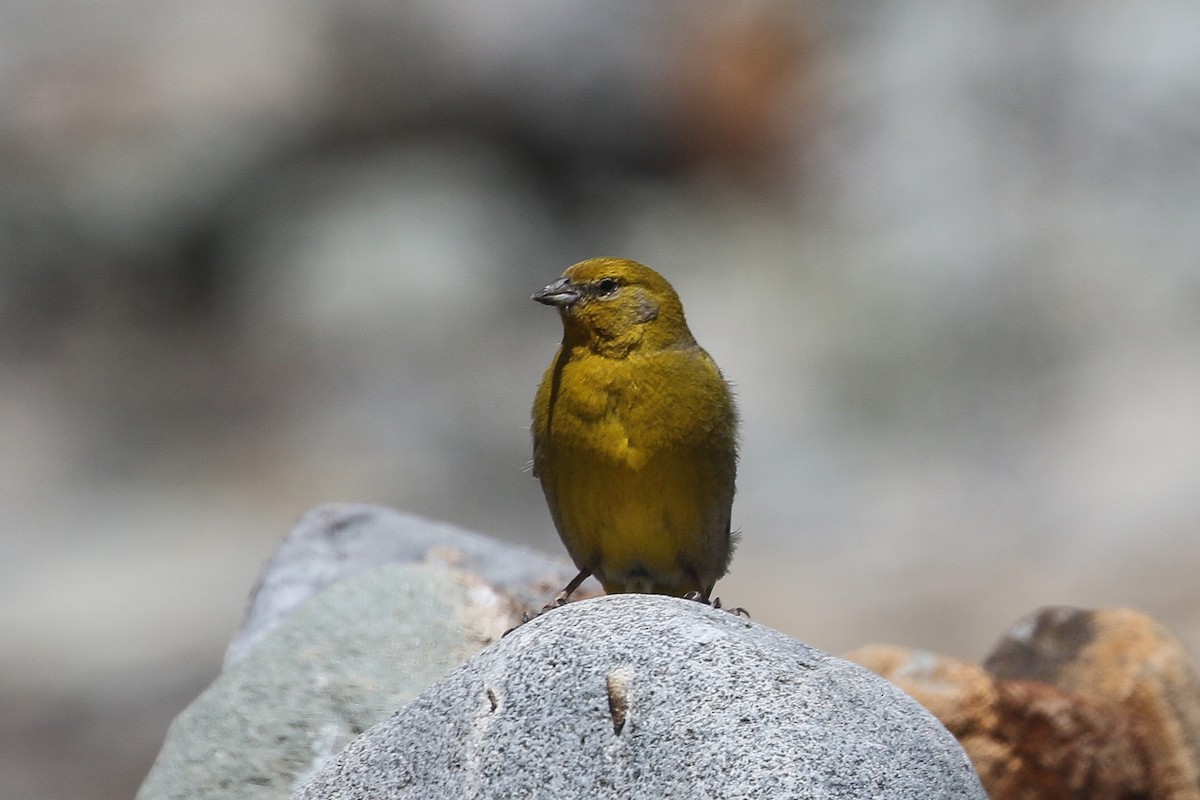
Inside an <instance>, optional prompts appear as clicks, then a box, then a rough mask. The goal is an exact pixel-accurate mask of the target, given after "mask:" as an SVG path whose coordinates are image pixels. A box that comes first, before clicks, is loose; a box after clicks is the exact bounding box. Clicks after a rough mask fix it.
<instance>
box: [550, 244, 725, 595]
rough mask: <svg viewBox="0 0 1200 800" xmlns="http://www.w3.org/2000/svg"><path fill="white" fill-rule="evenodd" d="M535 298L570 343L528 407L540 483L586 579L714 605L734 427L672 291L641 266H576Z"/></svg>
mask: <svg viewBox="0 0 1200 800" xmlns="http://www.w3.org/2000/svg"><path fill="white" fill-rule="evenodd" d="M533 299H535V300H537V301H539V302H542V303H546V304H547V305H553V306H556V307H558V309H559V312H560V314H561V316H562V322H563V341H562V345H561V347H560V348H559V351H558V353H557V355H556V356H555V357H554V360H553V361H552V362H551V364H550V367H549V369H547V370H546V374H545V377H543V379H542V383H541V386H540V388H539V389H538V393H537V397H536V399H535V401H534V406H533V465H534V475H535V476H536V477H537V478H538V479H539V480H540V481H541V484H542V489H543V491H544V493H545V495H546V502H547V505H548V506H549V507H550V514H551V516H552V517H553V519H554V524H555V527H557V529H558V533H559V536H560V537H561V538H562V540H563V544H565V545H566V547H567V551H568V552H569V553H570V554H571V558H572V559H573V560H574V562H575V564H576V566H577V567H578V568H579V570H580V574H579V576H578V577H577V578H576V579H575V580H574V581H572V582H571V584H570V585H568V586H567V588H566V589H564V591H563V594H562V595H560V600H565V598H566V597H567V596H568V595H570V593H571V592H572V591H574V589H575V588H576V587H578V585H579V583H580V582H582V581H583V579H584V578H586V577H587V576H588V575H589V574H591V575H595V576H596V578H597V579H598V580H599V581H600V583H601V584H602V585H603V586H604V589H605V591H607V592H654V593H661V594H673V595H684V594H688V593H691V592H696V593H697V594H698V595H699V596H700V597H702V598H704V599H706V600H707V599H708V597H709V593H710V592H711V591H712V588H713V584H714V583H715V582H716V581H717V579H718V578H720V577H721V576H722V575H724V574H725V571H726V569H727V568H728V565H729V559H730V555H731V552H732V546H733V542H732V534H731V531H730V508H731V506H732V503H733V492H734V477H735V474H736V471H737V445H736V428H737V414H736V411H735V409H734V405H733V399H732V397H731V395H730V392H729V388H728V386H727V385H726V383H725V380H724V378H723V377H722V376H721V372H720V370H719V369H717V365H716V364H715V363H714V362H713V360H712V359H711V358H710V357H709V355H708V353H706V352H704V350H702V349H701V348H700V346H699V345H698V344H696V340H695V339H694V338H692V334H691V332H690V331H689V330H688V327H687V322H686V321H685V319H684V315H683V306H682V305H681V304H680V302H679V298H678V296H677V295H676V294H675V291H674V289H672V288H671V285H670V284H669V283H667V281H666V280H665V279H664V278H663V277H662V276H661V275H659V274H658V273H656V272H654V271H653V270H652V269H650V268H649V267H646V266H644V265H642V264H638V263H636V262H633V261H627V260H624V259H615V258H597V259H591V260H589V261H584V262H581V263H579V264H576V265H575V266H573V267H570V268H569V269H568V270H567V271H566V272H565V273H563V277H562V279H560V280H559V281H556V282H555V283H552V284H550V285H549V286H547V287H546V288H545V289H543V290H542V291H540V292H538V293H537V294H535V295H534V296H533Z"/></svg>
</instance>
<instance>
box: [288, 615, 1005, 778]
mask: <svg viewBox="0 0 1200 800" xmlns="http://www.w3.org/2000/svg"><path fill="white" fill-rule="evenodd" d="M531 787H537V788H538V789H539V790H540V792H541V793H543V794H544V795H545V796H547V797H647V798H648V797H674V796H687V797H700V796H703V797H713V798H720V797H869V796H880V795H881V794H886V796H888V797H893V798H922V799H924V798H980V799H982V798H984V797H985V795H984V793H983V789H982V787H981V786H980V785H979V781H978V778H977V777H976V775H975V774H974V771H973V770H972V769H971V766H970V762H969V761H968V759H967V757H966V755H965V754H964V753H963V752H962V750H961V748H960V747H959V746H958V745H957V744H956V743H955V741H954V739H953V737H951V736H950V735H949V734H948V733H947V732H946V730H945V729H944V728H943V727H942V726H941V725H939V724H938V723H937V722H936V721H935V720H934V719H933V718H932V717H931V716H930V715H929V714H928V713H927V712H925V711H924V710H923V709H922V708H921V707H920V706H919V705H917V704H916V703H915V702H913V701H912V699H911V698H909V697H907V696H905V695H903V694H902V693H900V692H898V691H897V690H896V689H895V687H893V686H891V685H890V684H888V683H886V682H884V681H881V680H878V679H876V678H874V676H872V675H871V674H870V673H868V672H866V671H865V670H862V669H860V668H858V667H856V666H854V665H851V664H849V663H847V662H845V661H842V660H841V659H837V658H834V657H832V656H829V655H826V654H824V653H820V652H818V651H816V650H813V649H811V648H809V647H807V646H805V645H803V644H801V643H799V642H796V641H795V640H792V639H789V638H787V637H786V636H783V635H782V634H780V633H777V632H775V631H773V630H770V629H768V628H765V627H763V626H761V625H758V624H756V623H753V622H750V621H748V620H746V619H743V618H740V617H737V616H735V615H732V614H728V613H725V612H721V611H717V610H714V609H711V608H708V607H705V606H702V605H700V604H698V603H694V602H690V601H686V600H680V599H676V598H668V597H661V596H649V595H615V596H609V597H603V598H598V599H595V600H590V601H584V602H577V603H571V604H569V605H567V606H565V607H563V608H561V609H558V610H555V611H552V612H550V613H548V614H545V615H542V616H540V617H538V618H537V619H535V620H533V621H532V622H530V623H528V624H526V625H524V626H522V627H521V628H519V629H517V630H516V631H514V632H513V633H511V634H510V635H509V636H507V637H506V638H504V639H502V640H501V641H500V642H497V643H496V644H494V645H493V646H491V647H489V648H488V649H487V650H485V651H484V652H483V653H481V654H479V655H478V656H476V657H475V658H473V659H472V660H471V661H469V662H468V663H466V664H465V665H463V666H462V667H461V668H460V669H458V670H456V671H455V672H454V673H452V674H451V675H449V676H447V677H446V678H444V679H443V680H441V681H439V682H438V683H436V684H435V685H434V686H432V687H430V688H429V689H428V690H426V691H425V692H423V693H422V694H421V696H420V697H418V698H417V699H416V700H414V701H413V702H412V703H410V704H409V705H408V706H407V707H405V708H404V709H402V710H401V711H399V712H398V713H397V714H395V715H394V716H392V717H391V718H390V719H388V720H387V721H386V722H384V723H382V724H380V725H378V726H376V727H375V728H374V729H372V730H371V731H369V732H367V733H366V734H365V735H363V736H361V737H359V738H358V739H357V740H355V741H354V742H353V743H352V744H351V745H350V746H349V747H347V748H346V749H345V750H344V751H343V752H342V753H341V754H340V755H339V756H338V757H337V758H336V759H335V760H334V761H333V762H331V763H330V764H329V765H328V766H327V767H326V768H325V769H323V770H322V771H321V772H319V773H318V774H317V775H316V776H314V778H313V779H312V780H311V782H310V783H308V784H307V785H306V786H304V787H303V788H302V789H301V790H300V791H299V792H297V794H296V795H295V797H296V798H297V799H298V800H300V799H312V798H385V797H386V798H400V797H422V798H434V797H447V798H449V797H468V796H494V797H521V796H528V795H529V793H530V788H531Z"/></svg>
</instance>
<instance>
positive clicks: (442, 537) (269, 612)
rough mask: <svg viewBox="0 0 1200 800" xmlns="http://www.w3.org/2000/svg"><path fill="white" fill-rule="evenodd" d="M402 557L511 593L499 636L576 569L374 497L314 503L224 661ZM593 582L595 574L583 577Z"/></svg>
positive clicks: (270, 569) (277, 558)
mask: <svg viewBox="0 0 1200 800" xmlns="http://www.w3.org/2000/svg"><path fill="white" fill-rule="evenodd" d="M406 562H407V563H425V562H433V563H443V564H447V565H449V566H452V567H455V568H459V569H462V570H464V571H467V572H470V573H472V574H474V575H477V576H479V578H481V579H482V580H483V581H484V582H485V583H487V584H489V585H490V586H492V587H493V588H495V589H497V590H499V591H501V592H503V593H505V594H507V595H510V596H511V598H512V605H513V608H512V609H511V617H510V619H508V620H506V624H503V625H502V626H501V627H500V628H499V630H497V631H495V632H494V635H496V636H498V635H499V634H500V633H501V632H502V631H503V630H505V628H508V627H511V626H512V625H515V624H516V623H517V622H518V621H519V619H520V615H521V612H522V611H524V610H527V609H533V608H541V607H542V605H544V604H545V603H546V602H548V601H549V600H550V599H551V598H552V597H553V596H554V594H555V593H556V592H557V591H558V590H559V589H561V588H562V587H563V586H564V585H565V584H566V583H567V581H569V580H570V579H571V578H572V577H574V576H575V569H574V567H572V566H571V565H570V564H568V563H567V562H566V561H565V560H556V559H552V558H549V557H547V556H545V555H543V554H541V553H538V552H536V551H534V550H530V549H528V548H525V547H519V546H516V545H510V544H501V543H499V542H497V541H495V540H492V539H488V538H486V537H484V536H480V535H479V534H475V533H469V532H468V531H464V530H461V529H459V528H455V527H453V526H451V525H446V524H444V523H439V522H433V521H431V520H427V519H424V518H422V517H417V516H413V515H410V514H401V513H400V512H398V511H393V510H391V509H387V508H382V507H379V506H372V505H360V504H350V503H331V504H328V505H323V506H318V507H317V508H314V509H313V510H312V511H309V512H308V513H307V514H305V515H304V516H303V517H302V518H301V519H300V520H299V521H298V522H297V523H296V525H295V526H294V527H293V528H292V530H291V532H290V533H289V534H288V536H287V538H286V539H285V540H284V541H283V543H282V544H281V545H280V546H279V549H278V550H276V551H275V554H274V555H273V556H272V557H271V559H270V561H269V562H268V563H267V565H266V567H265V568H264V569H263V573H262V576H261V577H260V578H259V581H258V585H257V586H256V587H255V588H254V592H253V593H252V595H251V598H250V605H249V608H248V609H247V611H246V617H245V619H244V620H243V622H242V626H241V629H240V630H239V631H238V632H237V634H236V635H235V636H234V637H233V640H232V641H231V642H230V644H229V650H228V652H227V653H226V656H225V663H226V665H229V664H232V663H233V662H235V661H237V660H238V659H239V658H241V657H242V656H244V655H245V654H246V652H247V651H248V650H249V648H250V647H251V646H252V645H253V644H254V643H255V642H256V641H257V640H258V639H259V638H260V637H261V636H263V634H265V633H266V632H267V631H269V630H271V629H272V628H273V627H275V626H276V625H278V624H279V622H280V620H282V619H283V618H284V617H285V616H287V615H288V614H289V613H291V611H292V610H294V609H295V608H296V606H297V605H299V604H300V603H302V602H304V601H305V600H306V599H308V598H309V597H312V596H313V595H314V594H316V593H317V592H320V591H321V590H322V589H325V588H326V587H328V586H330V585H331V584H334V583H336V582H338V581H341V580H345V579H346V578H348V577H350V576H352V575H356V574H358V573H360V572H363V571H365V570H369V569H374V568H375V567H378V566H380V565H382V564H388V563H406ZM592 586H594V584H593V582H592V581H589V582H588V584H587V585H586V587H592ZM597 590H598V587H595V588H594V589H593V591H597ZM585 596H586V592H585Z"/></svg>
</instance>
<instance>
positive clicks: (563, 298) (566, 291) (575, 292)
mask: <svg viewBox="0 0 1200 800" xmlns="http://www.w3.org/2000/svg"><path fill="white" fill-rule="evenodd" d="M529 299H530V300H537V301H538V302H539V303H545V304H546V305H548V306H558V307H559V308H568V307H570V306H572V305H574V304H575V303H576V302H578V300H579V289H578V287H576V286H575V285H574V284H573V283H571V280H570V278H559V279H558V280H556V281H555V282H554V283H552V284H550V285H549V286H547V287H546V288H545V289H542V290H541V291H539V292H534V293H533V297H531V298H529Z"/></svg>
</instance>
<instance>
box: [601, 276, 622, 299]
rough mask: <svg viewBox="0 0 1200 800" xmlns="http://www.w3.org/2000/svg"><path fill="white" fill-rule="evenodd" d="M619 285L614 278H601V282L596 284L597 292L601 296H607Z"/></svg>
mask: <svg viewBox="0 0 1200 800" xmlns="http://www.w3.org/2000/svg"><path fill="white" fill-rule="evenodd" d="M619 285H620V284H618V283H617V282H616V280H615V279H613V278H601V279H600V282H599V283H597V284H596V293H597V294H598V295H600V296H601V297H607V296H608V295H610V294H612V293H613V292H615V291H616V290H617V286H619Z"/></svg>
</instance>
